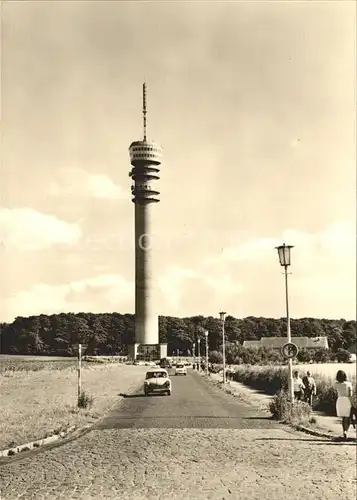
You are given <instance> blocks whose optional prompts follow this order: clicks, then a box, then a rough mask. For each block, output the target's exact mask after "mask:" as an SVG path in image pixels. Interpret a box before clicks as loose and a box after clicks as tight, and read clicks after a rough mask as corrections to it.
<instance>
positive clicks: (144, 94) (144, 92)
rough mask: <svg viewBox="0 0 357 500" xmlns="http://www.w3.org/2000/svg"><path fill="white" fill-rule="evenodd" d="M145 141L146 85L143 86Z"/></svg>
mask: <svg viewBox="0 0 357 500" xmlns="http://www.w3.org/2000/svg"><path fill="white" fill-rule="evenodd" d="M143 118H144V141H146V83H144V84H143Z"/></svg>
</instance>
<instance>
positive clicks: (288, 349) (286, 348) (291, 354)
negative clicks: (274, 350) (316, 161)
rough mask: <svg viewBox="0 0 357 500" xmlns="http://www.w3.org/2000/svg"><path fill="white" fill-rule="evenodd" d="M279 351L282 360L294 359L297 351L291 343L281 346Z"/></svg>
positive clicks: (295, 346)
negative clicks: (282, 357)
mask: <svg viewBox="0 0 357 500" xmlns="http://www.w3.org/2000/svg"><path fill="white" fill-rule="evenodd" d="M281 351H282V354H283V356H284V358H287V359H293V358H296V356H297V353H298V352H299V349H298V346H297V345H296V344H293V343H292V342H287V343H286V344H284V345H283V347H282V348H281Z"/></svg>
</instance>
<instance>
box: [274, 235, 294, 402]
mask: <svg viewBox="0 0 357 500" xmlns="http://www.w3.org/2000/svg"><path fill="white" fill-rule="evenodd" d="M292 248H294V247H293V246H292V245H285V243H284V244H283V245H280V246H278V247H275V249H276V250H277V251H278V255H279V262H280V265H281V266H283V267H284V274H285V303H286V323H287V337H288V342H289V343H290V342H291V331H290V314H289V295H288V266H290V265H291V256H290V250H291V249H292ZM288 361H289V375H288V390H289V395H290V399H291V403H292V404H293V403H294V388H293V360H292V359H291V358H289V360H288Z"/></svg>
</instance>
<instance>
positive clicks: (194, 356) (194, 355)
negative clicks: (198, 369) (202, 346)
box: [192, 342, 196, 368]
mask: <svg viewBox="0 0 357 500" xmlns="http://www.w3.org/2000/svg"><path fill="white" fill-rule="evenodd" d="M192 351H193V360H192V362H193V363H192V366H193V368H195V362H196V342H193V344H192Z"/></svg>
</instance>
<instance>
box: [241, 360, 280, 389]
mask: <svg viewBox="0 0 357 500" xmlns="http://www.w3.org/2000/svg"><path fill="white" fill-rule="evenodd" d="M233 380H235V381H236V382H242V383H243V384H246V385H249V386H251V387H254V389H258V390H260V391H264V392H266V393H267V394H276V393H277V392H278V391H280V390H281V389H285V388H287V384H288V372H287V369H286V368H282V367H281V368H280V367H279V368H273V367H271V368H270V367H266V368H265V367H259V368H251V367H247V366H245V367H239V368H238V370H237V371H236V372H235V373H234V375H233Z"/></svg>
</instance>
